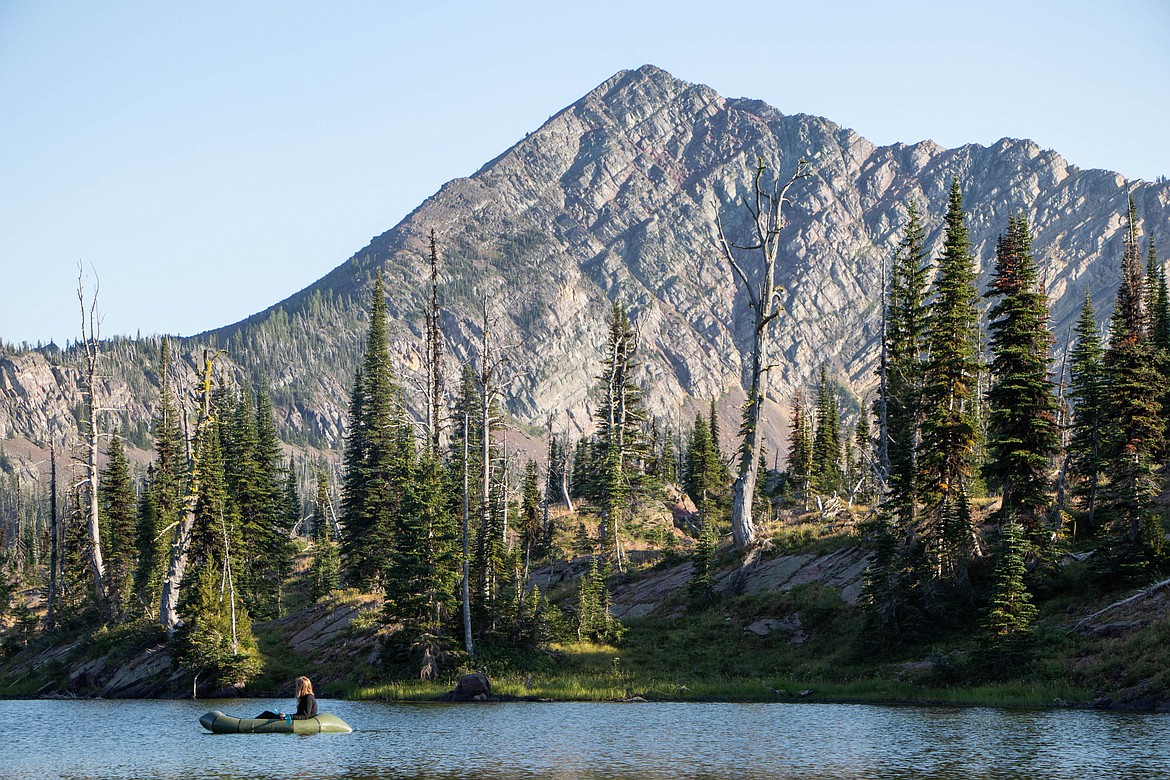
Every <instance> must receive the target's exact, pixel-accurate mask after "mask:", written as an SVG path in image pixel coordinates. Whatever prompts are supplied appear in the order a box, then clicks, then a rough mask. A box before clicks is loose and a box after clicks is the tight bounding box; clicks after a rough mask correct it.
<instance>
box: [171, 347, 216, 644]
mask: <svg viewBox="0 0 1170 780" xmlns="http://www.w3.org/2000/svg"><path fill="white" fill-rule="evenodd" d="M218 355H219V353H216V356H213V357H210V358H209V357H208V356H207V350H203V388H202V403H201V410H200V417H199V422H198V424H197V425H196V427H195V436H196V438H197V439H201V438H202V437H203V436H204V435H206V432H207V427H208V423H209V422H210V420H211V366H212V363H214V362H215V357H218ZM199 477H200V473H199V446H198V441H197V442H196V446H195V448H194V454H193V455H192V457H191V474H190V478H189V480H188V482H187V494H186V495H185V496H184V497H183V520H182V522H180V523H179V524H178V525H177V526H176V527H175V538H174V541H173V542H172V543H171V558H170V563H169V564H168V565H167V576H166V578H165V579H164V580H163V586H162V597H161V599H160V600H159V608H158V615H159V622H160V623H162V627H163V629H164V630H166V632H167V638H168V639H169V638H171V637H172V636H174V633H175V629H176V628H178V626H179V588H180V587H181V586H182V583H183V574H184V572H186V570H187V548H188V547H189V546H190V544H191V531H192V530H193V529H194V527H195V505H196V504H197V503H198V501H199Z"/></svg>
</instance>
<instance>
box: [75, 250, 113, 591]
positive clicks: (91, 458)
mask: <svg viewBox="0 0 1170 780" xmlns="http://www.w3.org/2000/svg"><path fill="white" fill-rule="evenodd" d="M77 300H78V302H79V303H80V304H81V345H82V348H83V349H84V350H85V372H84V373H83V375H82V377H83V380H82V381H83V386H82V388H81V398H82V403H83V404H84V405H85V411H86V416H87V418H88V419H87V420H86V421H85V422H86V425H85V426H83V427H82V443H83V446H84V447H85V449H86V459H85V469H86V472H85V481H86V484H87V485H88V487H87V488H86V490H87V492H88V493H89V496H88V499H89V566H90V570H91V571H92V572H93V587H94V593H95V595H96V597H97V600H98V603H104V602H105V594H106V590H105V576H106V564H105V561H104V560H103V558H102V538H101V531H100V526H99V524H98V466H97V457H98V429H97V411H98V410H97V402H96V400H95V394H96V392H97V364H98V357H99V353H98V339H99V337H100V334H101V318H100V317H99V316H98V314H97V290H94V294H93V298H92V299H91V301H90V305H89V307H88V308H87V307H86V305H85V286H84V283H83V281H82V274H81V269H80V268H79V269H78V273H77Z"/></svg>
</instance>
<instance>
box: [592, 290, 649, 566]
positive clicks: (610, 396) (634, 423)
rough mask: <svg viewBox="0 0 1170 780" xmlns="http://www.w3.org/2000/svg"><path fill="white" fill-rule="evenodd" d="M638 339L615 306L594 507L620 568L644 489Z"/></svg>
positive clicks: (603, 381)
mask: <svg viewBox="0 0 1170 780" xmlns="http://www.w3.org/2000/svg"><path fill="white" fill-rule="evenodd" d="M637 348H638V340H637V334H636V333H635V332H634V328H633V326H632V325H631V324H630V320H629V318H628V317H627V316H626V312H625V309H624V308H623V307H622V306H621V305H620V304H618V303H616V302H615V303H614V304H613V307H612V310H611V313H610V321H609V340H608V342H607V344H606V350H605V355H604V356H603V357H602V362H601V373H600V374H599V375H598V377H597V381H598V390H597V398H598V404H597V413H596V420H597V424H598V432H597V449H598V451H597V453H596V455H595V458H596V459H595V463H596V464H597V466H598V477H599V479H598V485H597V487H598V502H599V504H600V508H601V513H602V524H601V526H600V527H599V529H598V531H599V537H600V539H601V541H602V543H603V544H604V545H605V546H606V548H607V549H606V552H610V553H614V554H615V557H616V558H617V559H618V560H619V565H620V558H621V556H620V546H619V541H618V534H619V533H620V529H621V527H622V525H623V519H624V518H625V516H626V515H628V514H629V512H630V509H631V505H632V503H633V501H634V500H635V498H636V497H637V495H638V494H639V493H640V492H641V490H642V489H643V488H644V487H645V484H646V480H645V473H646V457H647V454H648V441H647V439H646V434H645V426H646V422H647V417H646V412H645V409H644V408H643V406H642V393H641V391H640V390H639V389H638V387H637V385H635V384H634V380H633V372H634V369H635V368H636V366H637V363H636V362H635V353H636V352H637Z"/></svg>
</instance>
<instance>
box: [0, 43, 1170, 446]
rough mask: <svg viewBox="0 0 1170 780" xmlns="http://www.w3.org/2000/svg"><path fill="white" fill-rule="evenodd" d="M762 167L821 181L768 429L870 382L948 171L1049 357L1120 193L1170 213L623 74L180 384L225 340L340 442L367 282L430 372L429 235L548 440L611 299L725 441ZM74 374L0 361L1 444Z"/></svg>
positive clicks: (470, 343)
mask: <svg viewBox="0 0 1170 780" xmlns="http://www.w3.org/2000/svg"><path fill="white" fill-rule="evenodd" d="M757 157H763V158H764V160H765V161H767V162H768V163H769V165H771V166H772V167H773V168H774V169H775V170H778V171H779V174H780V175H781V176H782V177H787V176H789V175H790V174H791V172H792V170H793V169H794V166H795V165H796V162H797V161H798V160H799V159H802V158H804V159H808V160H810V161H811V162H812V164H813V167H814V171H815V174H814V176H812V177H811V178H808V179H805V180H803V181H801V182H799V183H798V184H797V185H796V186H794V187H793V189H792V190H791V193H790V194H791V198H792V204H791V206H790V208H789V210H788V212H787V213H788V216H789V220H790V224H789V225H788V226H787V227H786V228H785V231H786V236H785V238H784V240H783V253H782V256H781V260H780V273H781V276H782V284H783V286H784V288H785V291H786V292H785V299H784V306H785V313H784V315H782V316H781V317H780V318H779V320H778V321H777V325H776V336H777V343H778V349H777V353H776V355H775V356H774V362H775V364H776V368H775V370H774V380H773V385H772V393H771V399H770V400H771V402H772V404H771V408H770V411H769V421H770V434H771V435H772V437H773V438H774V439H775V438H777V437H778V436H779V435H781V433H782V427H783V420H784V417H785V413H786V409H787V405H788V402H789V399H790V397H791V395H792V393H793V392H794V391H795V390H796V389H797V388H799V387H802V386H804V385H806V384H807V383H808V382H809V379H810V377H811V376H813V374H814V372H815V371H817V370H818V367H819V366H820V365H821V363H822V362H823V363H826V364H827V366H828V369H829V371H830V375H831V376H833V377H836V378H837V379H838V380H839V382H840V383H841V384H842V385H843V386H844V387H846V388H847V389H848V390H849V391H850V393H851V394H852V398H851V400H850V403H852V404H854V405H856V404H858V403H861V402H862V400H863V398H864V396H865V394H866V393H867V392H870V391H872V387H873V384H874V372H873V370H874V365H875V360H876V357H877V339H878V332H879V327H880V320H879V314H880V296H881V286H882V279H883V273H884V267H885V265H886V263H887V262H888V260H889V258H890V256H891V253H892V252H893V249H894V247H895V245H896V244H897V242H898V240H899V239H900V233H899V230H900V226H901V225H902V223H903V220H904V218H905V214H906V204H907V202H908V201H909V200H911V199H915V200H917V201H918V203H919V205H920V206H921V207H922V209H923V211H924V212H925V214H926V215H927V217H928V221H927V227H928V241H929V246H930V247H931V248H932V249H937V247H938V246H939V245H940V243H941V237H942V217H943V214H944V209H945V202H946V196H947V192H948V189H949V186H950V181H951V179H952V177H958V179H959V181H960V183H961V185H962V188H963V193H964V198H965V205H966V208H967V212H968V225H969V228H970V233H971V239H972V242H973V247H974V251H975V253H976V255H977V257H978V259H979V265H980V268H981V269H982V272H981V273H982V276H981V279H982V280H983V281H985V280H986V278H987V274H988V273H989V270H990V265H991V260H992V256H993V252H994V247H995V240H996V237H997V236H998V234H999V233H1000V232H1002V231H1004V230H1005V229H1006V225H1007V220H1008V217H1009V215H1011V214H1014V213H1023V214H1024V215H1025V216H1027V217H1028V219H1029V222H1030V223H1031V225H1032V227H1033V231H1034V234H1035V243H1034V250H1035V253H1036V256H1037V260H1038V262H1039V265H1040V268H1041V272H1042V274H1043V279H1044V282H1045V285H1046V286H1047V289H1048V292H1049V295H1050V296H1051V298H1052V318H1053V330H1054V333H1055V334H1056V336H1057V342H1058V343H1057V350H1058V351H1059V350H1062V349H1063V348H1064V346H1065V345H1066V342H1067V338H1068V331H1069V326H1070V325H1071V323H1072V321H1073V320H1074V318H1075V316H1076V314H1077V312H1078V310H1079V306H1080V303H1081V301H1082V299H1083V295H1084V291H1085V289H1086V288H1088V289H1089V290H1091V291H1092V294H1093V299H1094V302H1095V304H1096V306H1097V309H1098V312H1099V314H1100V315H1101V317H1102V319H1103V320H1104V319H1105V318H1106V317H1107V315H1108V311H1109V307H1110V306H1111V304H1112V298H1113V294H1114V291H1115V288H1116V286H1117V283H1118V279H1119V265H1120V258H1121V255H1122V230H1121V223H1122V219H1121V216H1122V214H1123V213H1124V210H1125V207H1126V196H1127V193H1132V195H1133V196H1134V198H1135V200H1136V203H1137V208H1138V212H1139V214H1140V215H1141V217H1142V220H1143V234H1144V233H1145V231H1146V230H1148V229H1149V226H1154V228H1155V231H1163V230H1164V229H1165V226H1166V225H1167V224H1168V217H1170V184H1167V183H1166V182H1164V181H1162V182H1159V183H1150V182H1144V181H1127V180H1126V179H1124V178H1123V177H1122V176H1120V175H1118V174H1116V173H1111V172H1109V171H1103V170H1082V169H1080V168H1078V167H1076V166H1075V165H1072V164H1070V163H1069V162H1067V161H1065V160H1064V159H1063V158H1062V157H1061V156H1060V155H1058V154H1057V153H1056V152H1054V151H1051V150H1044V149H1041V148H1040V147H1039V146H1037V145H1036V144H1035V143H1033V142H1032V141H1029V140H1016V139H1008V138H1005V139H1002V140H1000V141H998V142H996V143H995V144H993V145H992V146H989V147H985V146H979V145H974V144H969V145H966V146H962V147H959V148H956V149H944V148H942V147H940V146H939V145H937V144H935V143H933V142H931V141H922V142H919V143H916V144H913V145H905V144H894V145H891V146H876V145H874V144H873V143H871V142H869V141H867V140H866V139H865V138H863V137H862V136H860V135H858V134H857V133H856V132H854V131H853V130H850V129H848V128H842V127H840V126H838V125H836V124H834V123H833V122H831V121H829V120H827V119H824V118H821V117H816V116H809V115H806V114H790V115H786V114H783V113H781V112H780V111H779V110H777V109H775V108H773V107H771V106H769V105H767V104H765V103H762V102H760V101H758V100H750V99H745V98H738V99H730V98H724V97H722V96H720V95H719V94H717V93H716V92H715V91H714V90H712V89H711V88H709V87H706V86H704V85H701V84H691V83H688V82H684V81H681V80H679V79H676V78H674V77H672V76H671V75H670V74H668V73H666V72H664V71H662V70H660V69H658V68H655V67H653V66H650V65H647V66H644V67H641V68H639V69H637V70H629V71H621V72H619V73H617V74H616V75H614V76H613V77H612V78H610V79H608V80H606V81H605V82H604V83H602V84H601V85H599V86H598V87H597V88H596V89H594V90H592V91H591V92H589V93H588V94H587V95H585V96H584V97H583V98H581V99H580V100H578V101H577V102H576V103H574V104H572V105H571V106H569V107H567V108H565V109H563V110H561V111H560V112H559V113H557V114H556V115H554V116H553V117H551V118H550V119H549V120H548V121H547V122H546V123H545V124H544V125H543V126H541V127H540V128H539V129H538V130H536V131H535V132H533V133H531V134H529V135H528V136H527V137H525V138H524V139H523V140H521V141H519V142H518V143H517V144H516V145H515V146H513V147H512V148H510V149H508V150H507V151H505V152H504V153H503V154H501V155H500V156H499V157H497V158H495V159H494V160H492V161H490V162H488V163H487V164H486V165H484V166H483V167H482V168H481V169H480V170H478V171H477V172H475V173H474V174H473V175H472V176H470V177H468V178H462V179H455V180H453V181H450V182H448V183H447V184H445V185H443V187H442V188H440V189H439V191H438V192H437V193H435V194H434V195H433V196H431V197H430V198H428V199H427V200H426V201H425V202H424V203H422V204H421V205H420V206H419V207H418V208H416V209H415V210H414V211H413V212H412V213H411V214H410V215H408V216H407V217H406V218H405V219H403V220H402V221H401V222H400V223H399V224H398V225H396V226H394V227H393V228H391V229H390V230H388V231H387V232H385V233H383V234H382V235H380V236H377V237H376V238H374V239H373V240H372V241H371V242H370V244H369V245H368V246H366V247H365V248H363V249H361V250H360V251H358V252H357V253H356V254H354V255H353V256H352V257H351V258H350V259H349V260H347V261H345V262H344V263H342V264H341V265H340V266H338V267H337V268H335V269H334V270H333V271H331V272H330V273H329V274H327V275H326V276H325V277H324V278H322V279H321V280H320V281H318V282H317V283H315V284H313V285H311V286H310V287H308V288H306V289H305V290H303V291H301V292H299V293H297V294H296V295H294V296H292V297H290V298H288V299H286V300H284V301H282V302H280V303H278V304H276V305H274V306H272V307H271V308H269V309H267V310H265V311H263V312H260V313H259V314H256V315H254V316H252V317H250V318H248V319H247V320H244V321H242V322H239V323H236V324H234V325H229V326H226V327H224V328H221V329H219V330H215V331H211V332H209V333H205V334H201V335H199V336H196V337H193V338H188V339H183V340H182V344H181V345H180V352H181V353H182V355H183V362H182V364H181V366H180V369H181V370H179V371H177V376H178V377H179V378H180V379H182V381H184V382H186V385H187V386H190V385H192V384H193V381H192V380H191V372H192V371H193V367H194V365H195V363H196V362H197V358H198V354H199V351H200V350H201V348H202V347H203V346H205V345H212V344H214V345H218V347H220V348H223V349H225V350H226V351H227V361H226V362H225V366H227V369H226V370H227V372H228V374H229V375H234V376H235V378H236V380H237V381H240V380H247V381H252V382H260V381H264V382H265V383H266V384H267V385H268V386H269V387H270V389H271V392H272V395H273V398H274V401H275V402H276V403H277V406H278V413H279V415H280V417H281V420H282V424H283V427H284V432H285V434H286V436H287V438H288V439H289V440H291V441H296V442H300V443H302V444H306V445H315V446H321V447H326V448H337V447H340V445H341V441H342V438H341V437H342V424H343V421H344V414H345V410H346V407H347V403H348V401H347V395H348V387H349V385H350V384H351V382H352V376H353V371H354V368H355V366H356V364H357V359H358V356H359V355H360V353H361V349H362V344H361V340H362V339H363V338H364V334H365V328H366V324H365V316H366V315H365V312H366V308H367V306H368V291H369V289H370V285H371V283H372V279H373V276H374V274H375V272H376V271H378V270H381V271H382V273H383V275H384V277H385V280H386V282H385V284H386V289H387V290H388V295H389V307H390V314H391V317H392V320H393V324H392V331H391V339H392V350H393V353H394V354H395V355H397V356H398V359H399V361H400V371H401V374H402V376H403V378H404V383H405V385H406V386H407V388H408V393H410V392H411V390H412V387H413V385H412V379H413V378H414V377H416V376H418V375H420V374H421V372H420V366H421V350H422V339H421V332H422V329H423V314H424V310H425V307H426V301H427V296H428V289H427V286H428V281H429V271H428V264H427V263H428V261H427V257H428V251H427V237H428V234H429V231H430V230H432V229H434V230H435V231H436V234H437V237H438V242H439V250H440V254H441V257H442V272H441V280H442V305H443V327H444V329H445V335H446V340H447V354H448V361H449V365H448V368H449V370H448V376H449V377H450V381H451V383H452V384H454V380H455V378H456V377H457V376H458V370H459V364H461V363H463V362H465V361H467V360H471V359H473V358H474V356H475V355H476V354H477V352H476V349H477V347H476V345H477V343H478V341H479V338H480V324H479V323H480V321H481V319H482V306H483V302H484V300H486V301H487V305H488V312H489V315H490V317H491V320H492V323H493V324H492V328H493V338H494V339H496V340H497V342H498V343H501V344H504V345H507V352H508V355H509V364H508V371H509V374H510V376H511V379H510V380H509V382H508V407H509V410H510V412H511V413H512V415H513V416H514V417H515V419H516V420H517V421H518V422H520V423H524V424H528V425H532V426H543V425H544V423H545V420H546V416H547V415H550V414H551V415H553V416H554V418H555V420H556V421H557V422H556V425H557V427H558V429H560V428H564V427H567V428H569V429H571V430H572V431H574V432H576V431H580V430H583V429H587V428H588V427H589V426H590V405H589V401H588V395H589V392H590V389H591V386H592V384H593V381H594V380H593V376H594V374H595V373H596V372H597V370H598V366H599V360H600V350H601V346H602V343H603V341H604V337H605V323H606V318H607V316H608V311H609V302H610V301H612V300H617V301H620V302H622V303H623V304H625V305H626V306H627V307H628V310H629V313H630V316H631V319H632V320H633V322H634V323H635V325H636V326H637V328H638V330H639V334H640V344H641V351H640V357H641V361H642V365H641V368H640V371H641V374H642V377H641V378H642V380H643V381H644V382H645V383H646V385H647V387H648V388H649V393H648V403H649V406H650V409H651V410H652V411H653V412H654V413H655V414H657V415H659V416H661V417H662V418H664V419H666V420H669V421H671V422H672V423H673V422H674V421H675V420H677V419H678V418H679V417H680V416H681V417H682V419H683V421H684V423H685V422H686V421H687V420H689V419H691V418H692V417H693V415H694V413H695V411H696V410H698V409H699V408H701V407H703V406H705V404H706V401H707V399H709V398H712V397H715V398H716V399H718V401H719V404H720V406H721V409H722V412H723V415H724V418H725V421H726V423H727V424H728V427H727V428H725V429H726V430H734V428H735V425H736V424H737V422H738V420H737V419H736V418H737V416H738V414H737V409H738V406H739V404H740V403H741V402H742V400H743V398H744V389H743V371H744V364H745V359H746V353H747V350H748V347H749V343H750V324H749V318H748V313H747V310H746V302H745V297H744V295H743V294H742V293H741V292H740V291H739V290H738V289H737V287H736V284H735V282H734V280H733V278H732V276H731V272H730V270H729V269H728V268H727V267H726V265H725V263H724V262H723V261H722V260H721V258H720V256H719V254H718V253H717V251H716V250H715V246H714V243H713V229H714V228H713V225H714V215H715V209H716V208H718V209H719V210H720V213H721V215H722V219H723V222H724V225H725V227H726V229H727V231H728V233H729V236H730V237H732V239H733V240H734V239H735V237H736V236H742V237H743V240H744V241H746V240H747V239H748V236H747V235H746V233H745V232H744V231H745V230H746V227H747V222H746V214H745V211H744V208H743V204H742V198H743V197H744V196H745V195H746V194H747V193H748V191H749V189H750V186H751V173H752V170H753V169H754V165H755V162H756V159H757ZM157 345H158V341H157V339H144V340H140V341H135V340H125V339H120V340H118V341H117V342H116V343H113V344H111V345H110V350H109V358H108V360H107V363H108V369H107V372H106V373H107V374H108V375H109V378H108V379H107V380H106V382H107V385H108V386H107V391H108V393H109V395H107V398H111V399H112V402H111V403H110V404H109V405H110V406H114V407H119V408H125V409H126V410H127V411H126V412H125V413H124V415H123V417H124V419H123V421H122V428H123V430H124V431H126V432H127V433H128V435H131V436H132V437H134V438H133V440H135V441H138V442H139V443H141V444H145V429H144V428H143V425H144V424H145V421H146V420H147V419H148V417H149V407H150V406H151V405H152V404H153V403H154V402H155V398H156V396H157V386H158V376H157V374H156V373H155V372H156V370H157V368H156V366H157V364H156V354H157ZM73 360H74V358H73V356H71V355H70V354H68V353H64V354H62V353H58V352H56V351H48V350H42V351H39V352H24V353H12V352H10V353H9V354H5V355H3V357H0V437H2V438H8V439H12V438H24V439H29V440H32V441H34V442H45V441H47V440H48V438H49V436H50V435H54V436H60V435H62V434H63V433H64V432H67V431H68V430H71V427H72V424H73V423H72V422H71V420H72V409H74V408H75V407H76V405H77V403H78V401H79V396H78V394H77V390H76V371H75V369H74V368H73V367H72V363H73Z"/></svg>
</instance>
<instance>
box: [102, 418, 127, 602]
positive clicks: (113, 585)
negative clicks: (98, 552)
mask: <svg viewBox="0 0 1170 780" xmlns="http://www.w3.org/2000/svg"><path fill="white" fill-rule="evenodd" d="M98 500H99V510H100V512H101V514H100V515H99V516H100V519H101V525H100V528H101V538H102V549H104V550H105V551H106V579H105V583H106V608H107V610H108V612H109V617H110V619H111V620H112V621H113V622H121V621H123V620H125V619H126V618H127V617H128V616H129V614H130V611H131V594H132V592H133V584H134V583H133V576H134V565H135V558H136V555H135V553H136V549H135V547H136V545H135V526H136V519H137V517H136V516H137V500H136V498H135V495H134V485H133V484H132V483H131V480H130V464H129V463H128V462H127V461H126V450H125V449H124V448H123V446H122V440H121V439H120V438H118V437H117V436H114V437H112V438H111V439H110V444H109V447H108V448H107V450H106V467H105V469H103V470H102V472H101V474H100V479H99V483H98Z"/></svg>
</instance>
